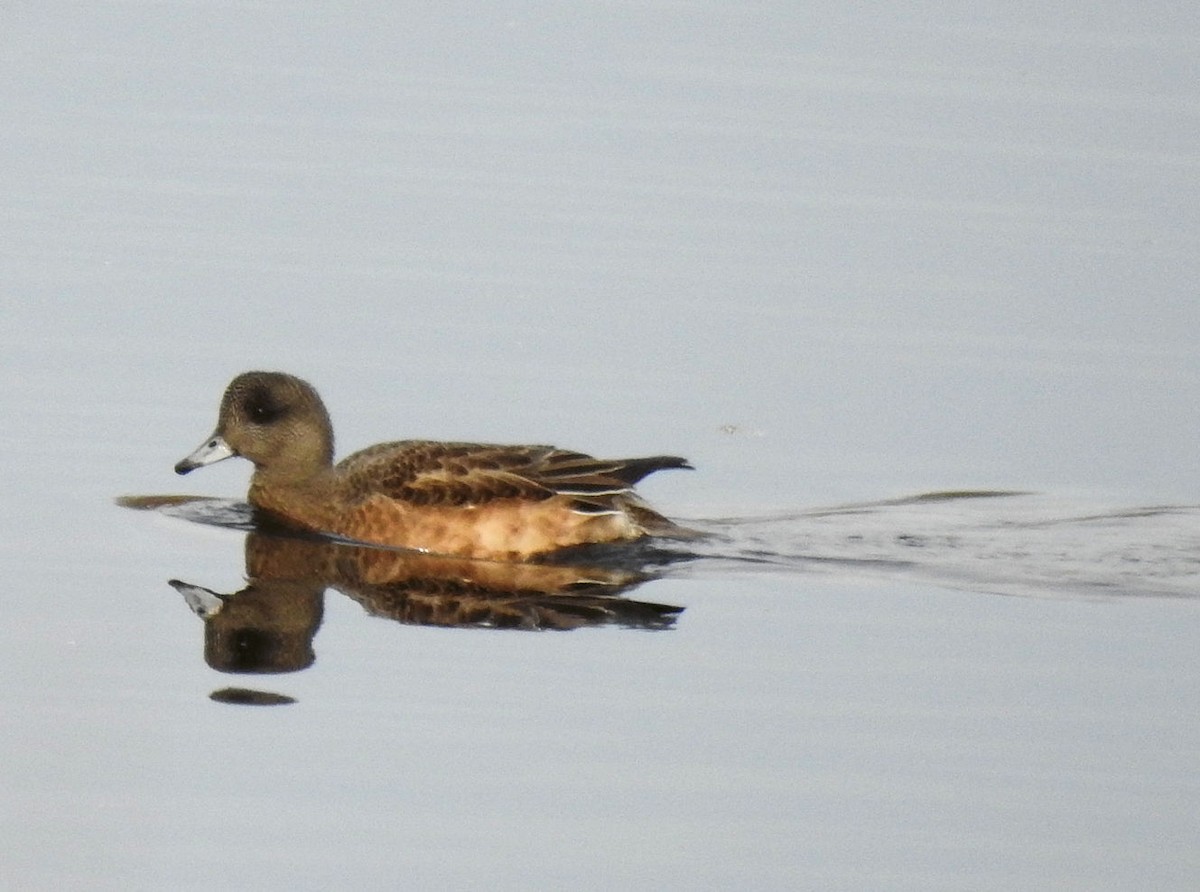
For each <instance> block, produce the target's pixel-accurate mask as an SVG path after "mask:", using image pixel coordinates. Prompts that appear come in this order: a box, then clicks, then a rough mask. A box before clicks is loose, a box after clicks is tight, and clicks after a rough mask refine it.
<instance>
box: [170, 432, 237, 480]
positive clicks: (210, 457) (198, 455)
mask: <svg viewBox="0 0 1200 892" xmlns="http://www.w3.org/2000/svg"><path fill="white" fill-rule="evenodd" d="M234 454H235V453H234V451H233V450H232V449H231V448H230V446H229V444H228V443H226V442H225V438H224V437H222V436H221V435H220V434H213V435H212V436H211V437H209V438H208V439H207V440H205V441H204V442H203V443H201V444H200V446H199V447H197V449H196V451H195V452H193V453H192V454H191V455H189V456H188V457H187V458H185V459H184V460H183V461H181V462H179V464H177V465H175V473H176V474H186V473H187V472H188V471H194V470H196V468H203V467H204V466H205V465H211V464H213V463H215V462H219V461H223V460H224V459H227V458H232V457H233V455H234Z"/></svg>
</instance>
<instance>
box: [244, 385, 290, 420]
mask: <svg viewBox="0 0 1200 892" xmlns="http://www.w3.org/2000/svg"><path fill="white" fill-rule="evenodd" d="M242 407H243V409H244V410H245V412H246V417H247V418H249V419H250V420H251V421H253V422H254V423H255V424H270V423H271V422H272V421H277V420H278V419H279V418H281V417H282V416H283V415H284V414H286V413H287V406H285V405H284V404H283V403H281V402H280V401H279V399H278V398H277V397H276V396H275V394H273V393H272V392H271V391H270V390H268V389H267V388H265V387H256V388H254V389H253V390H251V391H250V392H249V393H247V394H246V398H245V400H244V401H243V403H242Z"/></svg>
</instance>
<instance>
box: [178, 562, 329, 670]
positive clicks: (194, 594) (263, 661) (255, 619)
mask: <svg viewBox="0 0 1200 892" xmlns="http://www.w3.org/2000/svg"><path fill="white" fill-rule="evenodd" d="M171 585H172V586H173V587H174V588H175V589H176V591H178V592H179V593H180V594H182V595H183V597H184V599H185V600H186V601H187V603H188V606H189V607H191V608H192V610H193V611H194V612H195V613H196V615H197V616H199V617H200V618H201V619H203V620H204V661H205V662H206V663H208V665H210V666H211V667H212V668H214V669H216V670H217V671H218V672H233V673H239V674H241V673H274V672H297V671H299V670H301V669H306V668H308V667H309V666H311V665H312V663H313V661H314V659H316V657H315V655H314V653H313V636H314V635H316V632H317V628H318V627H319V626H320V625H321V616H322V613H323V607H324V600H323V597H322V594H323V591H324V586H323V585H321V584H320V583H319V582H317V583H313V582H304V581H294V580H280V579H274V580H264V581H261V582H254V583H251V584H250V585H249V586H247V587H246V588H244V589H242V590H241V591H240V592H238V593H237V594H233V595H220V594H217V593H216V592H212V591H209V590H208V589H205V588H201V587H199V586H195V585H191V584H189V583H186V582H180V581H179V580H172V581H171Z"/></svg>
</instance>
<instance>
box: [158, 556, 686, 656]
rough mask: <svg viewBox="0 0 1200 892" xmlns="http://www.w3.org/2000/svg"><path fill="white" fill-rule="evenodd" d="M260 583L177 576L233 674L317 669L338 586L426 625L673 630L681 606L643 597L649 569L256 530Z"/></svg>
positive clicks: (250, 569)
mask: <svg viewBox="0 0 1200 892" xmlns="http://www.w3.org/2000/svg"><path fill="white" fill-rule="evenodd" d="M246 575H247V578H248V579H249V580H250V584H249V585H247V586H246V588H244V589H242V590H241V591H239V592H237V593H235V594H230V595H223V594H218V593H216V592H213V591H210V590H208V589H205V588H202V587H200V586H197V585H192V584H190V583H186V582H180V581H178V580H172V581H171V585H172V586H173V587H174V588H175V589H176V590H178V591H179V592H180V593H181V594H182V595H183V596H184V598H185V600H186V601H187V603H188V606H189V607H191V609H192V610H193V611H194V612H195V613H196V614H197V615H198V616H200V617H201V618H202V619H204V622H205V634H204V641H205V643H204V657H205V660H206V661H207V662H208V664H209V665H210V666H212V667H213V668H214V669H217V670H219V671H222V672H234V673H276V672H296V671H298V670H301V669H304V668H306V667H308V666H309V665H311V664H312V662H313V660H314V658H315V657H314V652H313V646H312V640H313V637H314V636H315V634H316V631H317V628H318V627H319V626H320V624H321V617H322V613H323V604H324V602H323V597H324V592H325V589H326V588H334V589H336V590H338V591H340V592H342V593H343V594H345V595H347V596H348V597H350V598H352V599H354V600H355V601H357V602H358V603H359V604H361V605H362V606H363V607H364V608H365V609H366V610H367V612H368V613H371V614H372V615H374V616H380V617H385V618H387V619H393V620H396V621H397V622H402V623H410V624H416V625H432V626H445V627H463V628H495V629H574V628H579V627H580V626H596V625H607V624H611V625H618V626H626V627H630V628H640V629H667V628H670V627H671V625H672V624H673V623H674V621H675V619H676V617H677V616H678V615H679V613H680V612H681V611H682V609H683V608H681V607H673V606H669V605H666V604H654V603H649V602H644V601H634V600H631V599H629V598H627V597H625V596H624V594H625V593H626V592H628V591H629V590H631V589H633V588H635V587H636V586H637V585H639V584H640V583H642V582H644V581H645V580H646V579H647V578H648V577H647V576H646V575H645V574H644V573H641V572H636V571H630V570H615V569H607V568H599V567H575V566H566V565H561V564H553V565H543V564H512V563H502V562H492V561H476V560H470V559H467V558H453V557H441V556H436V555H427V554H419V553H413V552H405V551H395V550H388V549H378V548H371V547H366V546H356V545H347V544H342V543H337V542H328V541H323V540H320V539H301V538H292V537H286V536H272V535H266V534H262V533H251V534H249V535H248V536H247V537H246Z"/></svg>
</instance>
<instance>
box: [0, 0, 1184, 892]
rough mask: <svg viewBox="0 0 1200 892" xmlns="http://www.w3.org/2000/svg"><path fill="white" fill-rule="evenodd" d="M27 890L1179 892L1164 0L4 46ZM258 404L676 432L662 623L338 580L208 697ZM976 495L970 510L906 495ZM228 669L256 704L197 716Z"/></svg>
mask: <svg viewBox="0 0 1200 892" xmlns="http://www.w3.org/2000/svg"><path fill="white" fill-rule="evenodd" d="M0 25H2V27H0V50H2V52H0V74H2V75H3V76H2V77H0V97H2V100H3V104H4V107H5V109H6V111H7V114H6V121H7V122H8V126H7V127H6V128H5V133H4V136H3V137H0V162H2V163H0V232H2V235H3V237H2V238H0V270H2V272H0V275H2V277H3V278H2V281H3V296H2V298H0V301H2V302H0V355H2V356H3V363H2V364H0V384H2V387H0V413H2V416H0V417H3V418H4V424H3V425H2V426H0V447H2V448H3V451H4V455H5V457H6V461H5V462H4V463H3V465H0V487H2V492H3V496H4V506H5V511H4V513H3V520H2V521H0V559H2V560H3V570H4V578H5V581H6V591H7V594H6V596H5V598H4V607H5V611H6V622H4V623H3V624H2V625H0V655H2V656H0V664H2V665H3V677H4V679H5V684H4V686H3V698H4V700H3V704H2V705H3V711H4V714H5V716H6V720H5V726H6V730H5V734H4V738H3V744H2V745H0V746H2V749H0V766H2V767H0V789H2V790H3V794H4V795H3V799H4V802H5V805H6V807H5V810H4V813H3V822H4V823H3V832H2V834H0V838H2V839H3V842H2V843H0V880H2V884H3V885H5V886H11V887H14V888H88V889H92V888H114V889H115V888H121V889H128V888H147V889H149V888H163V887H166V886H169V887H171V888H214V887H243V888H280V889H285V888H286V889H296V888H329V887H331V886H346V885H353V886H355V887H358V888H394V887H395V886H397V885H401V884H403V885H407V886H411V887H417V888H445V887H459V888H461V887H468V888H480V887H486V888H514V889H515V888H531V887H542V888H546V887H556V886H557V887H566V886H570V887H593V888H664V887H665V888H670V887H675V888H689V889H691V888H714V889H716V888H729V887H734V886H736V887H745V888H789V889H791V888H822V889H825V888H908V889H933V888H945V889H961V888H980V889H1012V888H1029V887H1054V888H1081V889H1082V888H1087V889H1097V888H1113V889H1123V888H1131V887H1134V886H1138V887H1153V888H1164V889H1165V888H1175V889H1190V888H1194V887H1195V886H1196V884H1197V883H1198V882H1200V856H1198V855H1197V853H1196V851H1197V850H1196V847H1195V845H1194V837H1195V832H1194V826H1195V814H1196V811H1197V808H1198V807H1200V772H1197V770H1196V768H1195V765H1194V761H1195V760H1194V753H1195V752H1196V751H1197V749H1198V748H1200V719H1198V718H1197V716H1198V715H1200V709H1198V708H1197V707H1200V687H1198V686H1197V683H1196V681H1197V672H1198V669H1200V659H1198V657H1197V649H1196V647H1195V642H1196V641H1197V640H1198V633H1200V609H1198V607H1200V605H1198V602H1197V598H1196V594H1197V593H1198V592H1200V586H1197V585H1196V582H1197V564H1196V555H1197V551H1198V549H1197V546H1200V516H1198V515H1200V508H1198V507H1197V505H1200V460H1198V459H1197V449H1196V446H1197V443H1200V413H1197V411H1196V406H1197V402H1198V400H1197V398H1198V396H1200V351H1198V350H1197V348H1196V332H1197V331H1198V330H1200V302H1198V301H1197V300H1196V289H1195V283H1196V281H1197V280H1198V279H1200V268H1198V262H1197V255H1196V251H1195V246H1196V245H1197V244H1200V218H1198V216H1197V211H1196V209H1197V208H1198V207H1200V151H1198V150H1197V144H1196V140H1195V133H1196V132H1197V124H1198V121H1197V117H1198V116H1200V115H1198V111H1200V106H1198V105H1197V102H1196V97H1195V95H1194V94H1195V90H1194V81H1195V77H1194V74H1195V59H1196V58H1197V50H1198V49H1200V21H1198V17H1197V14H1196V13H1195V12H1192V11H1183V10H1180V9H1178V8H1174V7H1172V8H1167V7H1165V6H1164V7H1161V8H1159V7H1157V6H1150V7H1146V6H1140V7H1126V6H1122V5H1119V4H1102V5H1101V6H1099V7H1093V8H1090V9H1088V10H1080V9H1078V8H1076V7H1071V8H1066V7H1063V8H1062V9H1053V8H1051V9H1046V8H1042V7H1038V8H1037V9H1032V8H1030V9H1018V8H1017V7H1010V8H1006V9H1005V10H999V11H997V10H987V9H984V8H982V7H978V8H976V7H962V8H959V7H955V8H952V9H951V8H947V9H942V10H939V11H937V12H936V13H935V12H931V11H928V10H922V11H920V12H915V11H909V10H908V9H907V8H904V7H902V6H899V5H897V6H894V7H886V6H885V7H877V8H871V9H870V10H864V11H862V12H858V11H854V10H841V9H840V8H837V9H835V8H834V7H829V8H828V9H805V8H802V7H797V6H796V5H795V4H788V3H778V4H752V5H749V6H746V5H742V6H736V7H733V6H727V5H720V4H711V3H703V2H702V3H696V4H690V5H680V4H674V3H644V4H636V5H625V4H606V5H601V6H596V7H589V8H588V9H586V10H585V9H582V8H580V9H574V8H569V7H565V6H554V5H549V4H509V5H502V6H497V7H489V8H488V9H486V10H482V9H479V8H477V7H475V6H467V5H462V6H443V7H438V9H437V10H436V11H433V12H426V11H423V10H417V9H405V8H402V7H397V6H395V5H394V4H353V5H341V4H323V5H315V4H314V5H308V4H306V5H302V6H296V7H289V6H280V5H277V4H259V3H254V2H248V0H247V2H238V0H233V2H228V3H222V4H218V5H205V4H187V3H156V2H136V0H135V2H121V3H116V2H100V3H92V4H87V5H84V6H78V5H71V4H64V3H44V4H16V5H15V6H11V5H10V7H9V8H6V9H5V10H4V11H3V12H0ZM248 368H279V369H283V370H286V371H291V372H294V373H297V374H300V375H302V376H304V377H306V378H308V379H310V380H312V381H313V382H314V383H315V384H316V385H317V387H318V388H319V389H320V391H321V393H322V394H323V396H324V397H325V399H326V400H327V402H328V404H329V406H330V410H331V413H332V415H333V419H334V423H335V426H336V430H337V433H338V438H339V447H340V451H341V452H342V453H343V454H344V453H345V452H348V451H350V450H352V449H355V448H358V447H361V446H364V445H367V444H369V443H372V442H376V441H379V440H385V439H395V438H400V437H434V438H446V439H468V440H484V441H490V442H553V443H557V444H560V445H562V446H565V447H570V448H575V449H581V450H584V451H588V452H592V453H595V454H599V455H637V454H655V453H664V452H669V453H678V454H681V455H686V456H688V457H689V458H690V459H691V460H692V461H693V463H694V464H695V465H696V466H697V471H695V472H689V473H687V474H682V473H680V474H671V475H665V474H664V475H658V476H657V477H655V478H653V479H651V480H649V481H647V483H646V485H645V487H644V490H645V494H646V495H647V497H648V498H649V499H650V500H651V501H652V502H653V503H654V504H655V505H656V506H657V507H659V508H661V509H662V510H664V511H665V512H666V513H668V514H670V515H672V516H677V517H681V518H684V519H686V520H694V521H695V522H696V523H697V524H698V525H702V526H704V527H705V528H706V529H709V530H710V531H712V532H714V533H717V534H718V535H717V538H716V539H714V540H712V541H710V542H709V543H707V544H705V545H704V546H703V548H704V549H707V550H708V551H706V555H707V556H706V557H705V559H703V560H696V561H685V562H681V563H677V564H672V565H670V566H668V567H665V568H663V572H662V575H661V576H660V577H659V578H654V579H651V580H650V581H648V582H646V583H645V584H643V585H641V586H638V587H636V588H634V589H633V590H632V591H630V592H628V593H627V596H628V597H630V598H636V599H640V600H644V601H647V602H652V603H657V604H664V605H674V606H679V607H683V608H685V609H684V610H683V612H682V613H681V614H679V615H678V618H677V619H676V620H675V621H674V623H673V624H672V625H671V627H670V628H669V629H666V630H662V631H644V630H639V629H630V628H625V627H622V626H621V625H619V624H617V625H612V624H609V625H605V626H603V627H599V628H580V629H577V630H574V631H570V632H563V633H550V632H546V633H533V632H519V631H501V630H492V629H473V630H468V629H446V628H433V627H428V626H418V625H406V624H402V623H399V622H397V621H395V620H394V619H388V618H385V617H382V616H378V615H370V614H369V613H368V611H367V610H366V609H364V604H363V603H361V602H356V601H355V600H354V599H352V598H350V597H346V596H344V595H343V594H340V593H338V592H337V591H335V590H330V591H329V592H327V593H326V594H325V595H324V598H323V600H322V602H321V605H320V607H321V610H322V619H321V623H320V626H319V629H317V630H316V632H315V637H314V638H313V639H312V648H313V654H314V656H315V661H314V662H313V664H312V666H311V668H308V669H305V670H303V671H298V672H294V673H285V674H273V675H270V676H262V675H255V676H246V675H237V674H230V673H226V672H221V671H218V670H216V669H214V668H212V667H211V666H210V664H209V663H208V662H206V661H205V655H204V649H203V648H204V636H205V626H204V623H203V622H202V621H201V620H200V619H199V618H198V617H196V616H195V615H193V613H192V612H191V611H190V610H189V609H188V607H187V605H186V604H185V603H184V600H183V598H181V597H180V595H179V593H178V592H177V591H176V590H175V589H174V588H172V587H171V586H170V585H168V580H182V581H184V582H186V583H190V584H193V585H195V586H199V587H203V588H205V589H209V590H212V591H213V592H220V593H232V592H236V591H239V590H241V589H243V588H245V586H246V579H245V576H246V558H245V555H244V538H245V535H244V533H243V532H242V531H239V530H231V529H223V528H219V527H215V526H211V525H204V524H195V523H188V522H186V521H185V520H180V519H178V518H172V517H168V516H165V515H163V514H162V513H161V512H133V511H130V510H127V509H124V508H121V507H118V506H116V505H115V504H114V501H113V500H114V499H115V498H116V497H118V496H121V495H126V494H131V493H132V494H147V493H174V492H182V493H191V494H206V495H219V496H224V497H230V498H241V497H242V496H244V491H245V485H246V479H247V469H246V468H245V466H244V464H243V465H242V466H240V467H239V463H237V462H227V463H225V464H223V465H220V466H216V467H213V468H211V469H205V470H204V471H203V472H200V473H197V474H194V475H191V476H189V477H188V478H187V479H186V480H180V479H178V478H176V477H175V476H174V475H173V474H172V473H171V466H172V465H173V463H174V462H175V461H176V460H178V459H179V458H181V457H182V456H183V455H184V454H185V453H186V452H187V451H189V450H190V449H191V448H192V447H193V446H195V444H196V443H197V442H198V441H199V439H200V438H201V437H203V436H204V435H206V434H207V433H208V432H209V431H210V430H211V429H212V424H213V421H214V420H215V413H216V406H217V401H218V399H219V395H220V392H221V389H222V388H223V387H224V385H225V383H226V382H227V381H228V379H229V378H230V377H232V376H233V375H234V374H235V373H237V372H239V371H242V370H244V369H248ZM980 490H1004V491H1013V492H1017V491H1019V492H1022V493H1025V495H1010V496H1000V497H994V498H972V499H950V500H946V499H934V500H917V501H912V500H907V501H906V500H905V497H908V496H912V495H915V494H920V493H929V492H946V491H980ZM226 688H247V689H254V690H263V691H268V692H271V693H274V694H278V695H282V696H283V697H287V698H291V700H293V701H294V702H291V703H288V704H286V705H279V706H274V707H264V708H255V707H251V706H242V705H235V704H229V703H224V702H218V701H214V700H213V699H211V697H210V695H211V694H212V693H213V692H214V691H219V690H223V689H226Z"/></svg>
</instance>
